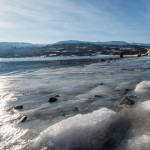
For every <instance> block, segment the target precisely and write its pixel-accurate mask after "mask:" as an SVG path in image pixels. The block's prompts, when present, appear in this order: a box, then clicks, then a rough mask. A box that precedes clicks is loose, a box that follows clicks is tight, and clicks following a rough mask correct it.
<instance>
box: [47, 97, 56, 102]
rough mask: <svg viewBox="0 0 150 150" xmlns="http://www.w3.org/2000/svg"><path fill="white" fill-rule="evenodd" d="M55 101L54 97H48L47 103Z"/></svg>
mask: <svg viewBox="0 0 150 150" xmlns="http://www.w3.org/2000/svg"><path fill="white" fill-rule="evenodd" d="M55 101H57V98H56V97H50V98H49V100H48V102H49V103H52V102H55Z"/></svg>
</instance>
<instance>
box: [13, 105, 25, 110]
mask: <svg viewBox="0 0 150 150" xmlns="http://www.w3.org/2000/svg"><path fill="white" fill-rule="evenodd" d="M14 109H23V106H22V105H17V106H15V107H14Z"/></svg>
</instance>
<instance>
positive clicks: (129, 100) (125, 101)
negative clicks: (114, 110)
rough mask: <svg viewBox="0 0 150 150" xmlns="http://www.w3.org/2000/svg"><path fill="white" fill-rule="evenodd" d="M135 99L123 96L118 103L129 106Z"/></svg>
mask: <svg viewBox="0 0 150 150" xmlns="http://www.w3.org/2000/svg"><path fill="white" fill-rule="evenodd" d="M134 103H135V101H134V100H131V99H129V98H128V97H123V98H122V100H121V102H120V105H128V106H131V105H134Z"/></svg>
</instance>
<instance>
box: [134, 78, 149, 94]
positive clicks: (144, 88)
mask: <svg viewBox="0 0 150 150" xmlns="http://www.w3.org/2000/svg"><path fill="white" fill-rule="evenodd" d="M135 92H136V93H137V94H149V93H150V81H142V82H140V83H139V84H137V86H136V88H135Z"/></svg>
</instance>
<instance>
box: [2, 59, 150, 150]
mask: <svg viewBox="0 0 150 150" xmlns="http://www.w3.org/2000/svg"><path fill="white" fill-rule="evenodd" d="M0 67H1V70H0V146H1V147H0V149H8V150H11V149H15V150H21V149H36V150H40V149H48V150H56V149H58V150H74V149H82V150H84V149H85V150H89V149H90V150H92V149H93V150H106V149H107V150H114V149H116V150H142V149H144V150H148V149H149V147H150V127H149V124H150V119H149V114H150V97H149V94H150V76H149V75H150V57H149V56H147V57H141V58H125V59H120V60H119V59H118V60H112V61H105V62H101V61H100V60H99V59H90V58H89V59H87V58H86V59H84V58H83V59H75V60H73V59H63V60H47V61H44V58H43V60H41V61H40V60H38V61H35V60H31V61H16V60H15V61H12V60H10V61H9V59H7V60H6V61H4V60H2V61H1V62H0ZM126 89H127V90H126ZM56 95H59V97H58V100H57V101H56V102H54V103H48V99H49V97H51V96H56ZM124 96H128V97H129V98H130V99H133V100H135V105H134V106H132V107H120V106H119V102H120V100H121V98H122V97H124ZM17 105H23V107H24V108H23V109H22V110H15V109H13V108H14V107H15V106H17ZM23 116H27V121H25V122H20V118H22V117H23Z"/></svg>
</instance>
